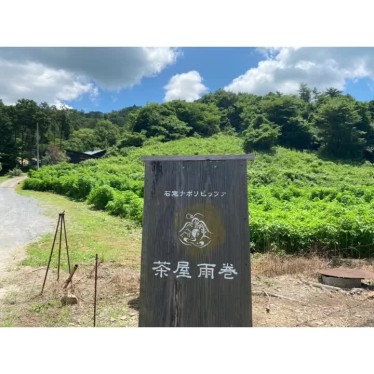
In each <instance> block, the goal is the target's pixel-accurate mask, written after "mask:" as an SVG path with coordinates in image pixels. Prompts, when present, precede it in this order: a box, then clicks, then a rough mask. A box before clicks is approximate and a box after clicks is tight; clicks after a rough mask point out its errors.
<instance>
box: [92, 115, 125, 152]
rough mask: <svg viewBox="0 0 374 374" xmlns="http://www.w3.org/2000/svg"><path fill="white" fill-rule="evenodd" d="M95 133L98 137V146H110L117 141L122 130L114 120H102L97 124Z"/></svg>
mask: <svg viewBox="0 0 374 374" xmlns="http://www.w3.org/2000/svg"><path fill="white" fill-rule="evenodd" d="M94 134H95V137H96V139H97V144H96V147H100V148H109V147H111V146H113V145H115V144H116V143H117V140H118V139H119V136H120V130H119V128H118V126H116V125H114V124H113V123H112V122H110V121H108V120H100V121H98V122H97V123H96V125H95V128H94Z"/></svg>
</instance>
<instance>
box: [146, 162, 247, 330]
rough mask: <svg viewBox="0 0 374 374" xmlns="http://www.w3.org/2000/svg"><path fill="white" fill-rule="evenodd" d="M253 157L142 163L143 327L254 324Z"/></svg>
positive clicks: (238, 325) (237, 325) (239, 325)
mask: <svg viewBox="0 0 374 374" xmlns="http://www.w3.org/2000/svg"><path fill="white" fill-rule="evenodd" d="M248 159H252V156H251V155H243V156H206V157H204V156H196V157H193V156H191V157H174V158H173V157H148V158H144V161H145V167H146V169H145V191H144V220H143V247H142V260H141V286H140V315H139V326H146V327H158V326H160V327H161V326H164V327H171V326H181V327H199V326H201V327H220V326H225V327H229V326H235V327H241V326H251V325H252V317H251V316H252V313H251V286H250V285H251V283H250V255H249V228H248V197H247V165H246V163H247V162H246V161H247V160H248Z"/></svg>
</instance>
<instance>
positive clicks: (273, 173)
mask: <svg viewBox="0 0 374 374" xmlns="http://www.w3.org/2000/svg"><path fill="white" fill-rule="evenodd" d="M242 149H243V140H241V139H239V138H238V137H235V136H229V135H214V136H212V137H211V138H209V139H207V138H201V139H197V138H186V139H181V140H176V141H172V142H168V143H161V142H156V141H154V140H149V141H146V142H145V145H144V146H143V147H141V148H132V149H131V150H129V152H128V155H127V156H126V157H123V156H122V157H108V158H104V159H100V160H94V161H86V162H83V163H81V164H77V165H71V164H59V165H55V166H46V167H42V168H41V169H40V170H38V171H32V172H31V173H30V174H29V176H30V178H28V179H27V180H26V181H25V185H24V188H29V189H35V190H39V191H52V192H56V193H60V194H64V195H67V196H70V197H72V198H74V199H80V200H84V199H86V200H87V202H88V203H90V204H93V206H94V207H95V208H97V209H103V210H106V211H107V212H108V213H110V214H113V215H119V216H123V217H127V218H131V219H133V220H134V221H136V222H138V223H141V222H142V212H143V193H144V185H143V184H144V182H143V178H144V164H143V162H142V160H141V158H142V157H143V156H151V155H197V154H242V153H243V150H242ZM248 184H249V186H248V197H249V212H250V237H251V246H252V249H253V250H255V251H267V250H269V249H272V250H274V249H275V250H279V251H282V252H287V253H300V252H308V251H318V252H320V253H323V254H327V253H329V254H336V255H338V254H340V255H346V256H355V257H357V256H362V257H363V256H372V255H374V215H373V209H374V167H373V166H372V165H371V164H363V165H353V164H352V165H349V164H339V163H334V162H327V161H323V160H321V159H319V158H318V157H317V156H316V155H315V154H313V153H310V152H305V151H304V152H301V151H292V150H287V149H284V148H280V147H277V148H275V151H274V153H273V154H268V153H260V152H256V153H255V160H254V161H253V162H249V163H248Z"/></svg>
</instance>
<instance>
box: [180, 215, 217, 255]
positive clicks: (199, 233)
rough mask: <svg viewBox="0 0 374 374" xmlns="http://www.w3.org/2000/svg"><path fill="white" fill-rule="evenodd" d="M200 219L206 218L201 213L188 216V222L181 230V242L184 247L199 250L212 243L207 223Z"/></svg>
mask: <svg viewBox="0 0 374 374" xmlns="http://www.w3.org/2000/svg"><path fill="white" fill-rule="evenodd" d="M199 217H202V218H204V216H203V215H202V214H200V213H196V214H190V213H187V214H186V218H187V220H188V221H187V222H186V223H185V224H184V226H183V227H182V228H181V229H180V230H179V240H180V241H181V242H182V243H183V244H184V245H192V246H194V247H197V248H204V247H206V246H207V245H208V244H209V243H210V242H211V240H212V239H211V234H212V233H211V232H210V231H209V229H208V227H207V225H206V223H205V222H204V221H203V220H202V219H200V218H199Z"/></svg>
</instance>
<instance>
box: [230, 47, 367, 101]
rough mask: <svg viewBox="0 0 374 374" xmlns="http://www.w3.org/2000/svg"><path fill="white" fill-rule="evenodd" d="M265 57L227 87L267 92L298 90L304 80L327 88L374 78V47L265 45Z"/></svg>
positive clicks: (321, 87) (341, 86)
mask: <svg viewBox="0 0 374 374" xmlns="http://www.w3.org/2000/svg"><path fill="white" fill-rule="evenodd" d="M260 53H261V54H262V55H263V56H264V58H265V59H264V60H262V61H260V62H259V63H258V66H257V67H255V68H251V69H249V70H248V71H247V72H245V73H244V74H243V75H241V76H239V77H237V78H235V79H234V80H233V81H232V82H231V83H230V84H229V85H227V86H226V87H225V88H224V89H225V90H227V91H232V92H247V93H253V94H258V95H264V94H267V93H268V92H270V91H272V92H275V91H280V92H283V93H286V94H295V93H297V91H298V88H299V84H300V83H306V84H307V85H308V86H309V87H312V88H313V87H317V89H319V90H325V89H327V88H329V87H334V88H337V89H340V90H343V89H344V87H345V83H346V81H347V79H359V78H366V77H369V78H372V79H373V78H374V49H373V48H279V49H276V50H274V49H269V50H268V51H267V52H266V51H264V50H263V49H262V50H261V51H260Z"/></svg>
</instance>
